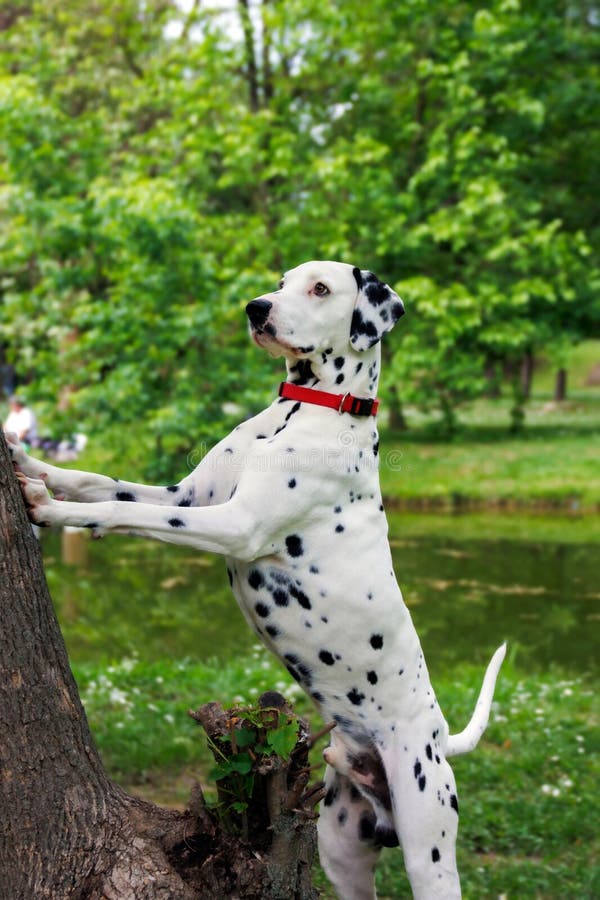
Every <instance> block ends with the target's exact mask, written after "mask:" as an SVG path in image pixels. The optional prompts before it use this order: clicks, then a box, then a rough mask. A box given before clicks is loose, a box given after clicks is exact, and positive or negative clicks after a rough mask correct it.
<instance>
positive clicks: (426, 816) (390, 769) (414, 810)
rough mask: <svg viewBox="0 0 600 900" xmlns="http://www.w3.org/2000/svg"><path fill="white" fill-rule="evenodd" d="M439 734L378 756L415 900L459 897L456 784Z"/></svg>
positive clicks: (405, 741) (402, 741)
mask: <svg viewBox="0 0 600 900" xmlns="http://www.w3.org/2000/svg"><path fill="white" fill-rule="evenodd" d="M404 733H405V735H406V731H405V732H404ZM409 734H410V732H409ZM438 735H439V729H436V728H434V729H432V730H431V731H429V732H426V733H425V734H423V737H422V738H421V739H419V737H418V735H414V734H410V736H409V737H408V738H407V737H406V736H405V737H404V738H400V739H399V740H398V742H397V743H395V745H394V746H392V747H390V748H388V751H387V752H385V751H383V752H382V757H383V759H384V765H385V768H386V772H387V774H388V778H389V784H390V796H391V800H392V808H393V815H394V823H395V826H396V831H397V833H398V837H399V839H400V844H401V846H402V850H403V853H404V864H405V866H406V872H407V874H408V877H409V880H410V883H411V887H412V891H413V897H414V898H415V900H458V898H460V896H461V891H460V880H459V877H458V871H457V868H456V835H457V832H458V799H457V796H456V784H455V780H454V774H453V772H452V769H451V768H450V765H449V763H448V762H447V761H446V759H445V758H444V756H443V754H442V751H441V746H440V743H441V742H440V741H439V740H438Z"/></svg>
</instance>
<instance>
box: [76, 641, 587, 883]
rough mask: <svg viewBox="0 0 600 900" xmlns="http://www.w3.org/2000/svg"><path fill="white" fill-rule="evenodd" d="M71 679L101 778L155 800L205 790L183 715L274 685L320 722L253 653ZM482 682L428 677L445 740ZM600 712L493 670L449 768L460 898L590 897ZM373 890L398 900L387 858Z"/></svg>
mask: <svg viewBox="0 0 600 900" xmlns="http://www.w3.org/2000/svg"><path fill="white" fill-rule="evenodd" d="M76 677H77V679H78V682H79V686H80V690H81V693H82V697H83V700H84V703H85V705H86V709H87V712H88V716H89V718H90V721H91V725H92V729H93V732H94V734H95V737H96V740H97V743H98V745H99V747H100V751H101V753H102V755H103V758H104V760H105V764H106V765H107V768H108V770H109V772H110V774H111V775H112V777H114V778H115V779H116V780H118V781H120V782H121V783H122V784H123V785H125V786H126V787H127V788H128V789H130V790H133V791H134V792H137V793H141V794H142V795H144V796H146V797H150V798H152V799H156V800H158V801H159V802H167V803H170V804H179V805H182V804H185V802H186V799H187V794H188V793H189V787H190V785H191V781H192V778H194V777H195V778H198V779H199V780H200V781H201V782H205V773H206V772H207V771H208V769H209V767H210V760H209V756H208V751H207V750H206V748H205V744H204V740H203V734H202V732H201V730H200V728H199V727H198V725H196V724H195V723H194V722H193V721H192V720H191V719H190V718H189V717H188V716H187V712H186V711H187V709H188V708H189V707H197V706H200V705H201V704H202V703H205V702H208V701H209V700H213V699H220V700H221V701H222V702H224V703H227V702H231V703H234V702H242V701H244V702H245V701H252V700H254V699H255V698H256V697H257V696H258V695H259V694H260V693H261V692H262V691H263V690H267V689H272V688H277V689H279V690H281V691H282V692H283V693H285V694H287V695H288V696H289V697H290V698H291V699H294V700H295V702H296V708H297V710H298V711H299V712H301V713H303V714H305V715H307V714H308V715H309V716H310V717H311V718H312V719H313V721H314V725H315V726H317V725H318V721H317V720H316V717H315V714H314V713H313V712H312V708H310V707H309V706H308V702H307V701H306V699H305V698H304V696H303V695H301V694H300V691H299V689H298V687H297V686H296V685H295V684H293V683H291V681H290V679H289V677H288V675H287V673H286V672H285V671H284V670H283V669H282V667H281V666H280V665H279V664H278V663H277V662H276V661H275V660H274V659H272V658H271V657H269V656H267V655H266V651H264V650H262V649H258V648H257V649H256V650H255V651H254V653H253V655H252V656H251V657H249V658H247V659H237V660H234V661H232V662H230V663H228V664H226V665H223V664H222V663H211V662H205V663H191V662H187V661H183V662H173V661H170V660H162V661H157V662H155V663H153V664H152V665H147V664H143V663H141V662H140V661H136V660H135V659H129V660H123V661H121V662H119V663H116V664H115V665H113V666H109V667H101V666H97V665H96V666H93V665H81V666H78V667H77V669H76ZM481 677H482V670H481V669H480V668H478V667H461V669H460V674H458V673H457V674H456V675H455V676H449V677H446V678H445V679H442V680H440V679H436V685H435V687H436V692H437V694H438V698H439V700H440V704H441V706H442V709H443V710H444V713H445V715H446V717H447V719H448V721H449V722H450V726H451V730H452V731H457V730H460V729H461V728H462V727H463V726H464V724H465V723H466V721H467V719H468V718H469V715H470V712H471V710H472V707H473V704H474V700H475V697H476V693H477V690H478V688H479V684H480V680H481ZM598 709H599V702H598V700H597V698H596V696H595V694H594V691H593V689H592V685H591V683H588V682H587V681H586V679H581V678H571V677H566V676H565V675H564V673H562V672H560V671H552V672H549V673H544V674H543V675H540V674H526V675H525V674H523V673H522V672H520V671H519V670H518V668H517V667H516V665H515V662H514V661H510V660H509V661H507V662H506V663H505V665H504V667H503V669H502V671H501V675H500V679H499V683H498V687H497V691H496V699H495V702H494V707H493V713H492V717H491V722H490V726H489V728H488V731H487V732H486V735H485V738H484V740H483V741H482V743H481V745H480V747H479V748H478V749H477V750H476V751H475V752H474V753H472V754H469V755H468V756H463V757H459V758H457V759H456V760H455V761H454V763H453V767H454V771H455V773H456V777H457V781H458V786H459V793H460V797H461V828H460V831H459V850H458V855H459V866H460V871H461V877H462V881H463V890H464V895H465V897H466V898H475V897H477V898H482V897H490V898H491V897H499V896H500V895H504V896H506V897H512V898H520V897H552V898H554V897H555V898H588V897H589V898H592V897H595V896H598V894H599V889H600V882H599V881H598V876H597V875H596V874H595V872H597V869H595V868H594V867H595V864H596V862H597V852H598V843H597V835H598V833H599V832H600V816H599V813H598V807H597V802H596V790H597V777H598V766H597V759H598V756H597V753H598V743H599V735H598V730H597V723H598ZM321 750H322V747H321V748H318V749H317V751H315V761H318V759H319V755H320V751H321ZM315 777H317V776H316V775H315ZM316 877H317V880H318V882H319V883H320V884H321V885H322V887H323V895H322V896H323V897H325V898H333V894H332V892H331V889H330V888H329V887H328V886H327V885H326V882H325V881H324V879H323V876H322V873H319V872H318V871H317V875H316ZM378 889H379V895H380V897H381V898H388V897H389V898H391V897H394V898H396V897H409V896H410V893H409V890H408V885H407V881H406V877H405V874H404V870H403V865H402V858H401V853H400V852H399V851H386V852H385V853H384V855H383V858H382V863H381V865H380V867H379V870H378Z"/></svg>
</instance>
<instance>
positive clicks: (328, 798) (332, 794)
mask: <svg viewBox="0 0 600 900" xmlns="http://www.w3.org/2000/svg"><path fill="white" fill-rule="evenodd" d="M339 792H340V789H339V787H338V785H337V783H336V784H333V785H332V786H331V787H330V788H329V790H328V791H327V793H326V794H325V799H324V800H323V806H332V804H333V803H334V802H335V801H336V800H337V798H338V794H339Z"/></svg>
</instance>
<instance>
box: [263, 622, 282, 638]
mask: <svg viewBox="0 0 600 900" xmlns="http://www.w3.org/2000/svg"><path fill="white" fill-rule="evenodd" d="M265 631H266V632H267V634H268V635H269V636H270V637H272V638H276V637H279V628H276V627H275V625H267V627H266V628H265Z"/></svg>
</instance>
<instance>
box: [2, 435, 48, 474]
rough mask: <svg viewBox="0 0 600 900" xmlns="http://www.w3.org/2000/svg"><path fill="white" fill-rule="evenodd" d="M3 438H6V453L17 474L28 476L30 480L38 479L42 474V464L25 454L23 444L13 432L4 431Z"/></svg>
mask: <svg viewBox="0 0 600 900" xmlns="http://www.w3.org/2000/svg"><path fill="white" fill-rule="evenodd" d="M4 437H5V438H6V445H7V447H8V452H9V453H10V458H11V460H12V464H13V468H14V469H15V470H16V471H17V472H24V474H25V475H28V476H29V477H30V478H40V477H41V476H42V474H43V472H44V465H43V463H41V462H39V460H37V459H34V458H33V457H32V456H29V455H28V453H26V451H25V448H24V447H23V444H22V443H21V442H20V440H19V438H18V437H17V435H16V434H13V432H11V431H5V432H4Z"/></svg>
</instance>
